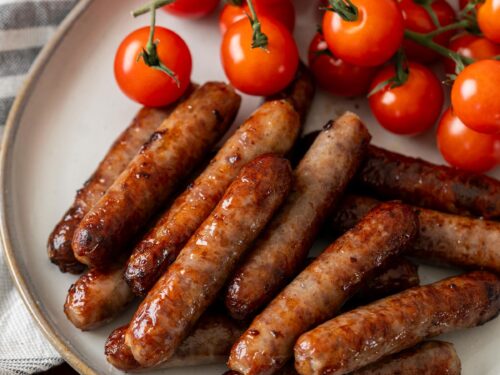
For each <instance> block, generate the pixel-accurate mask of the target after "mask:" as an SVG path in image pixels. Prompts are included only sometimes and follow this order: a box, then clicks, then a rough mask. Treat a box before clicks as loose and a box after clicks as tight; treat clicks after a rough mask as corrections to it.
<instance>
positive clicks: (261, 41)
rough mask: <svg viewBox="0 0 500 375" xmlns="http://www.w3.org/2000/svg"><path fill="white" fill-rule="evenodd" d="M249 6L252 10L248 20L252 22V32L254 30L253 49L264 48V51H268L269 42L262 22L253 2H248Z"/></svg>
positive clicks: (249, 0) (250, 0)
mask: <svg viewBox="0 0 500 375" xmlns="http://www.w3.org/2000/svg"><path fill="white" fill-rule="evenodd" d="M247 4H248V9H249V10H250V14H249V15H248V19H249V20H250V25H252V30H253V34H252V48H262V49H263V50H266V49H267V45H268V43H269V40H268V38H267V35H266V34H264V33H263V32H262V30H261V25H260V21H259V19H258V18H257V13H256V12H255V8H254V6H253V1H252V0H247Z"/></svg>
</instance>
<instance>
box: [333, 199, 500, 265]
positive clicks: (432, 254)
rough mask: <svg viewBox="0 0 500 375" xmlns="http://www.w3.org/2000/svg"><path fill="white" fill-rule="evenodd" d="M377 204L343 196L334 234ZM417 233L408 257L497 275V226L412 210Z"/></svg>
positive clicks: (499, 258) (499, 239) (499, 235)
mask: <svg viewBox="0 0 500 375" xmlns="http://www.w3.org/2000/svg"><path fill="white" fill-rule="evenodd" d="M378 203H379V202H378V201H376V200H375V199H372V198H366V197H359V196H347V197H346V198H345V199H344V201H343V203H342V204H341V205H340V207H339V209H338V210H337V211H336V212H335V215H334V216H333V219H332V225H333V229H334V230H347V229H348V228H349V227H352V226H353V225H354V224H355V223H356V222H357V221H358V220H359V219H361V217H363V215H364V214H365V213H366V212H368V211H369V210H370V209H371V208H373V207H374V206H376V205H377V204H378ZM415 211H416V212H417V215H418V218H419V221H420V230H419V235H418V236H417V238H416V239H415V241H414V243H413V245H412V246H411V248H409V249H408V252H409V254H410V255H412V256H415V257H418V258H420V259H422V260H424V261H426V262H429V263H433V264H438V265H452V266H457V267H463V268H472V269H478V268H479V269H487V270H491V271H495V272H500V246H499V244H500V223H498V222H496V221H487V220H481V219H474V218H470V217H464V216H458V215H451V214H445V213H442V212H438V211H433V210H428V209H424V208H416V209H415Z"/></svg>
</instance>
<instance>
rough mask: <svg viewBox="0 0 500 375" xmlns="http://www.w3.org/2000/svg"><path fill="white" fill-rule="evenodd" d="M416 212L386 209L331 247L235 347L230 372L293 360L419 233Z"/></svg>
mask: <svg viewBox="0 0 500 375" xmlns="http://www.w3.org/2000/svg"><path fill="white" fill-rule="evenodd" d="M417 226H418V224H417V219H416V217H415V214H414V212H413V210H412V209H411V208H409V207H407V206H405V205H403V204H400V203H385V204H382V205H379V206H377V207H376V208H375V209H373V210H372V211H370V213H369V214H368V215H366V216H365V217H364V218H363V220H362V221H361V222H360V223H359V224H358V225H356V227H354V228H353V229H351V230H350V231H349V232H347V233H346V234H344V235H343V236H342V237H340V238H339V239H338V240H337V241H335V242H334V243H333V244H332V245H331V246H329V247H328V248H327V249H326V250H325V251H324V252H323V253H322V254H321V255H320V256H319V257H318V258H317V259H316V260H315V261H313V262H312V263H311V264H310V265H309V266H308V267H307V268H306V269H305V270H304V271H302V272H301V273H300V274H299V275H298V276H297V277H296V278H295V279H294V280H293V281H292V282H291V283H290V284H289V285H288V286H287V287H286V288H285V289H284V290H283V291H282V292H281V293H280V294H279V295H278V296H277V297H276V298H275V299H274V300H273V301H272V302H271V303H270V304H269V305H268V306H267V307H266V308H265V309H264V311H263V312H262V313H260V315H258V316H257V317H256V318H255V319H254V321H253V322H252V324H251V325H250V327H249V329H248V330H247V331H245V333H244V334H243V335H242V336H241V338H240V339H239V340H238V341H237V342H236V343H235V344H234V346H233V348H232V350H231V355H230V357H229V362H228V366H229V368H231V369H232V370H236V371H239V372H241V373H243V374H245V375H249V374H251V375H254V374H270V373H273V372H275V371H277V370H278V369H279V368H280V367H282V366H283V365H284V364H285V363H286V362H287V360H288V359H289V358H291V357H292V355H293V344H294V343H295V340H297V338H298V337H299V336H300V335H301V334H302V333H304V332H306V331H307V330H308V329H310V328H311V327H313V326H315V325H316V324H319V323H322V322H324V321H325V320H327V319H329V318H331V317H332V316H334V315H335V313H336V312H337V311H338V310H339V308H340V307H341V306H342V304H343V303H344V302H345V301H346V300H347V299H348V298H349V297H350V296H352V295H353V294H354V293H355V292H356V291H357V290H358V289H359V288H360V286H361V285H362V284H363V283H364V282H365V281H366V279H368V278H369V277H371V276H372V274H373V272H374V271H375V270H376V269H377V268H379V267H380V266H382V265H383V264H384V263H385V262H386V261H387V260H388V259H390V258H391V257H393V256H395V255H397V254H398V253H399V252H401V251H402V250H403V249H404V248H405V247H406V246H407V245H408V244H409V243H410V242H411V240H412V239H413V237H414V236H415V234H416V232H417Z"/></svg>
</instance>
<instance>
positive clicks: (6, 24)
mask: <svg viewBox="0 0 500 375" xmlns="http://www.w3.org/2000/svg"><path fill="white" fill-rule="evenodd" d="M76 2H77V0H52V1H48V0H44V1H21V0H0V133H1V131H2V130H3V126H1V125H3V124H4V123H5V120H6V119H7V115H8V112H9V110H10V108H11V106H12V103H13V102H14V98H15V96H16V94H17V92H18V90H19V88H20V87H21V85H22V83H23V80H24V79H25V76H26V73H27V72H28V71H29V69H30V66H31V64H32V63H33V60H34V59H35V58H36V56H37V55H38V53H39V52H40V50H41V48H42V47H43V45H44V44H45V43H46V42H47V41H48V39H49V38H50V36H51V35H52V34H53V32H54V31H55V29H56V27H57V25H58V24H59V23H60V22H61V21H62V20H63V19H64V17H65V16H66V15H67V14H68V12H69V11H70V10H71V9H72V7H73V6H74V5H75V4H76ZM0 250H1V249H0ZM0 327H2V333H1V334H0V375H4V374H33V373H37V372H40V371H44V370H48V369H49V368H51V367H53V366H55V365H58V364H60V363H62V358H61V357H60V355H59V354H58V353H57V352H56V351H55V350H54V349H53V348H52V346H51V345H50V344H49V343H48V342H47V340H46V339H45V338H44V337H43V335H42V334H41V333H40V331H39V329H38V327H37V325H36V323H35V322H34V321H33V319H32V318H31V316H30V315H29V313H28V311H27V310H26V307H25V306H24V304H23V302H22V300H21V297H20V296H19V294H18V293H17V291H16V289H15V288H14V285H13V283H12V280H11V279H10V276H9V271H8V269H7V265H6V264H5V259H4V256H3V252H1V251H0Z"/></svg>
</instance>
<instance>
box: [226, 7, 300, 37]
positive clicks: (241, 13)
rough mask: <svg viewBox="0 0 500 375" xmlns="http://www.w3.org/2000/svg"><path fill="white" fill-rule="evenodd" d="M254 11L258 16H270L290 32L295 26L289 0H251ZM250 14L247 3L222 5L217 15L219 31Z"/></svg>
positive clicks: (292, 8)
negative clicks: (218, 15)
mask: <svg viewBox="0 0 500 375" xmlns="http://www.w3.org/2000/svg"><path fill="white" fill-rule="evenodd" d="M253 5H254V8H255V13H257V16H258V17H259V18H260V17H267V18H271V19H273V20H275V21H278V22H281V23H282V24H283V25H284V26H285V27H286V28H287V29H288V30H289V31H290V32H293V29H294V27H295V8H294V6H293V3H292V1H291V0H253ZM247 14H250V9H248V5H247V4H246V2H245V4H244V5H243V6H235V5H231V4H226V5H224V8H223V9H222V12H221V13H220V17H219V28H220V31H221V33H222V34H223V35H224V33H225V32H226V31H227V29H228V28H229V26H231V25H232V24H233V23H235V22H236V21H239V20H241V19H247Z"/></svg>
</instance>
